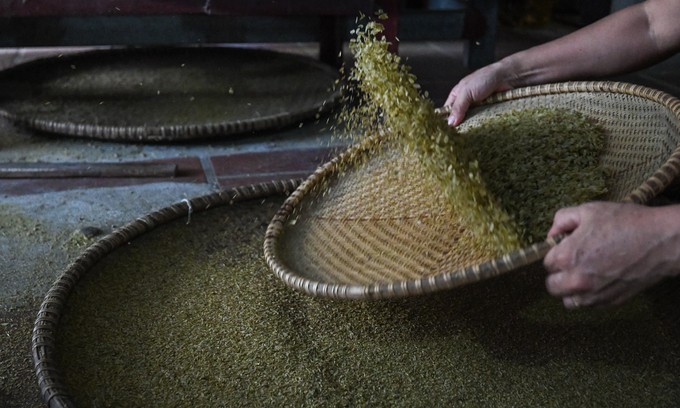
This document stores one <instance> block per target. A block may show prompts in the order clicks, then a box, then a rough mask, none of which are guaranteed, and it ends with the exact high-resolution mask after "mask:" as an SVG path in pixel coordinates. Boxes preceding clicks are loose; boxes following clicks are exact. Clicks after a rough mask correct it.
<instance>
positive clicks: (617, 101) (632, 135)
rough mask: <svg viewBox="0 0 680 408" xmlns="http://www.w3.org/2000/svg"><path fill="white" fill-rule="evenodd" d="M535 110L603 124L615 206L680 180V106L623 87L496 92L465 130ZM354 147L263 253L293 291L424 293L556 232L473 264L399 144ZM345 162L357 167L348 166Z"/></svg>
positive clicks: (293, 205) (456, 227)
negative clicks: (572, 113)
mask: <svg viewBox="0 0 680 408" xmlns="http://www.w3.org/2000/svg"><path fill="white" fill-rule="evenodd" d="M535 107H554V108H567V109H571V110H575V111H579V112H581V113H582V114H584V115H585V116H587V117H589V118H592V119H593V120H595V121H596V122H597V123H598V124H600V125H601V126H602V127H603V128H604V129H605V132H606V137H607V142H606V147H605V152H604V154H603V157H602V158H601V161H602V165H603V166H604V167H605V168H606V169H607V173H608V180H607V184H608V186H607V187H608V190H609V193H608V195H607V196H606V197H605V199H606V200H610V201H629V202H635V203H640V204H647V203H649V201H650V200H651V199H652V198H654V197H655V196H656V195H658V194H659V193H660V192H661V191H663V190H664V189H665V188H666V187H668V186H669V185H670V184H671V182H672V181H673V180H674V178H675V177H676V176H677V175H678V173H680V148H679V147H678V146H679V145H680V101H679V100H678V99H676V98H674V97H672V96H670V95H668V94H666V93H663V92H660V91H657V90H654V89H650V88H646V87H643V86H639V85H632V84H626V83H619V82H568V83H560V84H548V85H542V86H534V87H527V88H522V89H516V90H512V91H508V92H504V93H501V94H497V95H495V96H493V97H491V98H489V99H488V100H486V101H485V102H484V103H482V104H481V105H480V106H478V107H475V108H474V109H472V110H471V111H470V113H469V117H468V119H467V120H466V121H465V122H464V124H463V125H461V126H462V127H463V128H465V127H471V126H475V125H476V124H478V123H479V122H480V121H483V120H484V119H486V118H489V117H492V116H494V115H497V114H499V113H503V112H506V111H511V110H522V109H529V108H535ZM376 143H377V140H376V139H369V140H367V141H364V142H363V143H362V144H359V145H356V146H353V147H351V148H349V149H348V150H347V151H345V152H344V153H342V154H341V155H339V156H338V157H336V158H334V159H333V160H332V161H330V162H329V163H327V164H325V165H323V166H322V167H320V168H319V169H318V170H317V171H316V172H315V173H314V174H313V175H312V176H310V177H309V178H308V179H307V180H306V181H305V182H304V183H303V184H302V185H301V186H300V187H299V188H298V189H297V190H296V191H295V192H294V193H293V194H292V195H291V196H290V197H289V198H288V199H287V200H286V201H285V203H284V204H283V206H282V207H281V209H280V211H279V212H278V213H277V215H276V216H275V217H274V219H273V220H272V221H271V223H270V225H269V228H268V229H267V233H266V237H265V242H264V252H265V258H266V260H267V263H268V265H269V267H270V268H271V269H272V271H273V272H274V273H275V274H276V275H277V276H278V277H279V278H280V279H281V280H283V281H284V282H285V283H286V284H287V285H289V286H290V287H292V288H294V289H297V290H300V291H302V292H305V293H307V294H310V295H315V296H324V297H333V298H352V299H367V298H391V297H405V296H412V295H421V294H426V293H431V292H435V291H440V290H444V289H449V288H453V287H456V286H460V285H464V284H468V283H472V282H476V281H480V280H483V279H487V278H490V277H493V276H496V275H500V274H502V273H506V272H509V271H512V270H515V269H518V268H521V267H524V266H527V265H529V264H531V263H533V262H536V261H538V260H540V259H541V258H543V256H544V255H545V254H546V253H547V252H548V250H549V249H550V248H552V247H553V246H554V245H556V244H557V243H558V242H559V239H560V237H555V238H554V239H553V238H550V239H547V240H546V241H544V242H539V243H536V244H534V245H532V246H530V247H527V248H518V249H517V250H515V251H512V252H510V253H507V254H505V255H503V256H501V257H498V258H496V259H479V258H476V257H475V256H474V248H472V247H470V242H471V240H470V239H469V236H468V235H467V234H468V231H467V230H465V228H462V227H461V226H460V224H459V223H458V222H456V215H455V214H450V213H446V211H447V210H446V206H445V205H443V201H442V200H444V199H445V197H443V195H437V194H436V193H433V192H432V191H426V190H424V189H423V183H422V180H423V177H425V175H424V174H420V173H419V172H418V171H417V170H416V169H417V168H418V166H415V165H414V164H415V163H413V162H410V161H412V160H414V159H411V158H407V157H404V155H403V154H402V153H401V152H400V150H398V149H394V148H381V149H375V145H376ZM344 163H358V164H356V165H350V166H349V168H348V166H347V165H346V164H344Z"/></svg>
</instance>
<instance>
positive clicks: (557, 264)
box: [543, 202, 680, 309]
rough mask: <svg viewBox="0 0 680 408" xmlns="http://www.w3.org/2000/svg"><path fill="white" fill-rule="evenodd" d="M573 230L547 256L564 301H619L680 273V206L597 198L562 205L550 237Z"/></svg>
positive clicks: (555, 289)
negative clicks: (630, 202)
mask: <svg viewBox="0 0 680 408" xmlns="http://www.w3.org/2000/svg"><path fill="white" fill-rule="evenodd" d="M560 233H571V234H570V235H569V236H567V237H566V238H564V240H562V242H560V243H559V244H558V245H557V246H555V247H554V248H552V249H551V250H550V251H549V252H548V254H547V255H546V256H545V259H544V262H543V263H544V266H545V268H546V270H547V271H548V273H549V275H548V277H547V279H546V287H547V289H548V291H549V292H550V293H551V294H552V295H554V296H558V297H561V298H562V301H563V303H564V306H565V307H567V308H570V309H572V308H576V307H579V306H604V305H616V304H620V303H623V302H625V301H626V300H628V299H630V298H631V297H633V296H634V295H636V294H637V293H639V292H640V291H642V290H644V289H646V288H648V287H650V286H652V285H653V284H655V283H656V282H658V281H660V280H661V279H663V278H664V277H667V276H672V275H677V274H679V273H680V205H673V206H667V207H644V206H641V205H637V204H622V203H606V202H594V203H588V204H583V205H580V206H578V207H571V208H565V209H562V210H559V211H558V212H557V213H556V214H555V219H554V222H553V226H552V228H551V229H550V231H549V232H548V236H553V235H556V234H560Z"/></svg>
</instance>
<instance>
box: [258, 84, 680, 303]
mask: <svg viewBox="0 0 680 408" xmlns="http://www.w3.org/2000/svg"><path fill="white" fill-rule="evenodd" d="M598 92H601V93H617V94H625V95H631V96H636V97H641V98H644V99H647V100H650V101H653V102H656V103H658V104H660V105H662V106H664V107H665V108H667V109H668V110H669V111H670V112H672V114H673V115H674V116H676V117H678V118H679V119H680V99H678V98H676V97H674V96H672V95H669V94H668V93H665V92H663V91H659V90H656V89H652V88H648V87H645V86H642V85H636V84H630V83H625V82H613V81H573V82H561V83H554V84H544V85H537V86H529V87H524V88H517V89H513V90H510V91H505V92H502V93H499V94H495V95H493V96H491V97H489V98H487V99H486V100H484V101H483V102H482V103H480V105H482V106H483V105H491V104H495V103H500V102H505V101H510V100H517V99H523V98H528V97H534V96H542V95H553V94H562V93H598ZM371 143H373V139H371V138H369V139H367V140H365V141H363V142H362V143H360V144H357V145H354V146H351V147H350V148H349V149H347V150H346V151H345V152H343V153H341V154H340V155H338V156H336V157H335V158H333V159H332V160H331V161H329V162H327V163H326V164H324V165H322V166H321V167H319V168H318V169H317V170H316V171H315V172H314V173H313V174H312V175H311V176H310V177H309V178H307V179H306V180H305V181H304V182H303V183H302V184H301V185H300V186H299V187H298V188H297V189H296V190H295V191H294V192H293V194H291V195H290V196H289V197H288V198H287V199H286V201H285V202H284V204H283V205H282V207H281V209H280V210H279V212H277V214H276V215H275V216H274V218H273V219H272V221H271V223H270V224H269V226H268V228H267V232H266V235H265V241H264V255H265V260H266V261H267V264H268V266H269V268H270V269H271V270H272V272H273V273H274V274H275V275H276V276H277V277H279V278H280V279H281V280H282V281H283V282H284V283H285V284H286V285H288V286H290V287H291V288H293V289H296V290H298V291H300V292H303V293H306V294H308V295H312V296H319V297H328V298H343V299H384V298H399V297H407V296H416V295H423V294H427V293H434V292H438V291H442V290H446V289H451V288H454V287H456V286H461V285H464V284H468V283H473V282H477V281H481V280H484V279H487V278H490V277H493V276H497V275H500V274H503V273H506V272H509V271H511V270H513V269H515V268H517V267H520V266H525V265H529V264H531V263H533V262H536V261H538V260H540V259H542V258H543V257H544V256H545V254H547V253H548V251H549V250H550V249H551V248H552V247H554V246H555V245H557V244H558V243H559V242H560V241H561V240H562V239H563V238H564V235H558V236H553V237H549V238H547V239H546V240H544V241H542V242H538V243H535V244H533V245H531V246H528V247H524V248H519V249H516V250H514V251H511V252H509V253H506V254H503V255H501V256H499V257H497V258H494V259H491V260H489V261H486V262H483V263H479V264H475V265H470V266H467V267H464V268H460V269H456V270H453V271H449V272H444V273H439V274H436V275H431V276H427V277H422V278H415V279H406V280H400V281H393V282H377V283H372V284H365V285H360V284H345V283H343V284H340V283H327V282H318V281H315V280H312V279H309V278H306V277H303V276H301V275H299V274H298V273H296V272H295V271H294V270H291V269H290V268H288V267H287V266H286V265H285V263H284V262H283V261H282V260H281V259H280V258H279V257H278V252H277V246H278V240H279V238H280V237H281V234H282V233H283V231H284V226H285V224H286V222H287V221H288V219H289V217H290V216H291V215H292V212H293V209H294V208H296V207H297V206H298V205H299V204H300V202H301V201H302V199H303V198H304V196H305V195H306V194H307V193H308V192H309V191H310V190H311V189H312V188H313V187H314V186H315V185H316V184H317V183H319V182H320V181H321V180H323V179H324V178H325V177H327V176H329V175H331V174H333V173H335V172H336V171H337V170H338V166H339V164H340V163H341V162H342V161H343V160H344V159H345V158H346V157H348V156H350V155H353V154H356V153H357V152H359V151H361V150H365V149H367V146H368V145H369V144H371ZM679 174H680V146H676V147H675V149H674V150H673V152H672V154H671V155H670V156H669V158H668V159H667V160H666V162H665V163H664V164H663V165H662V166H661V167H660V168H659V169H657V170H656V171H655V172H654V173H653V174H652V175H651V176H650V177H648V178H647V179H646V180H645V181H644V182H643V183H642V184H641V185H640V186H638V187H637V188H636V189H634V190H633V191H632V192H630V193H629V194H628V195H627V196H626V197H625V198H624V199H623V200H622V201H623V202H631V203H637V204H645V203H647V202H649V201H650V200H651V199H652V198H654V197H655V196H656V195H658V194H659V193H661V192H662V191H663V190H664V189H665V188H666V187H667V186H668V185H670V184H671V182H672V181H673V179H675V178H676V177H677V176H678V175H679Z"/></svg>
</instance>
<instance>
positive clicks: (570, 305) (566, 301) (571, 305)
mask: <svg viewBox="0 0 680 408" xmlns="http://www.w3.org/2000/svg"><path fill="white" fill-rule="evenodd" d="M562 304H563V305H564V307H565V308H567V309H570V310H574V309H578V308H580V307H581V306H585V305H584V304H583V303H582V300H581V299H580V298H579V297H578V296H566V297H563V298H562Z"/></svg>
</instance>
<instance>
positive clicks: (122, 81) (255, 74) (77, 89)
mask: <svg viewBox="0 0 680 408" xmlns="http://www.w3.org/2000/svg"><path fill="white" fill-rule="evenodd" d="M337 78H338V73H337V70H335V69H333V68H332V67H330V66H327V65H326V64H323V63H321V62H319V61H316V60H314V59H312V58H308V57H303V56H300V55H293V54H288V53H283V52H275V51H269V50H264V49H250V48H240V47H168V48H139V49H113V50H96V51H90V52H85V53H80V54H75V55H69V56H63V57H62V56H60V57H58V58H46V59H42V60H37V61H32V62H28V63H25V64H21V65H18V66H16V67H13V68H11V69H8V70H7V71H5V72H3V73H2V74H1V75H0V114H2V115H4V116H6V117H8V118H9V119H11V120H13V121H14V122H15V123H18V124H20V125H22V126H25V127H27V128H30V129H34V130H38V131H41V132H46V133H48V134H57V135H67V136H76V137H83V138H92V139H101V140H113V141H136V142H140V141H143V142H178V141H187V140H194V139H205V138H215V137H227V136H232V135H237V134H243V133H247V132H253V131H263V130H271V129H276V128H281V127H285V126H290V125H294V124H298V123H299V122H301V121H303V120H309V119H313V118H314V117H315V115H317V114H319V113H323V112H327V111H328V110H329V109H330V108H331V107H332V106H333V105H334V104H335V102H336V100H337V98H338V97H339V92H338V90H337V89H335V81H336V80H337Z"/></svg>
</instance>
